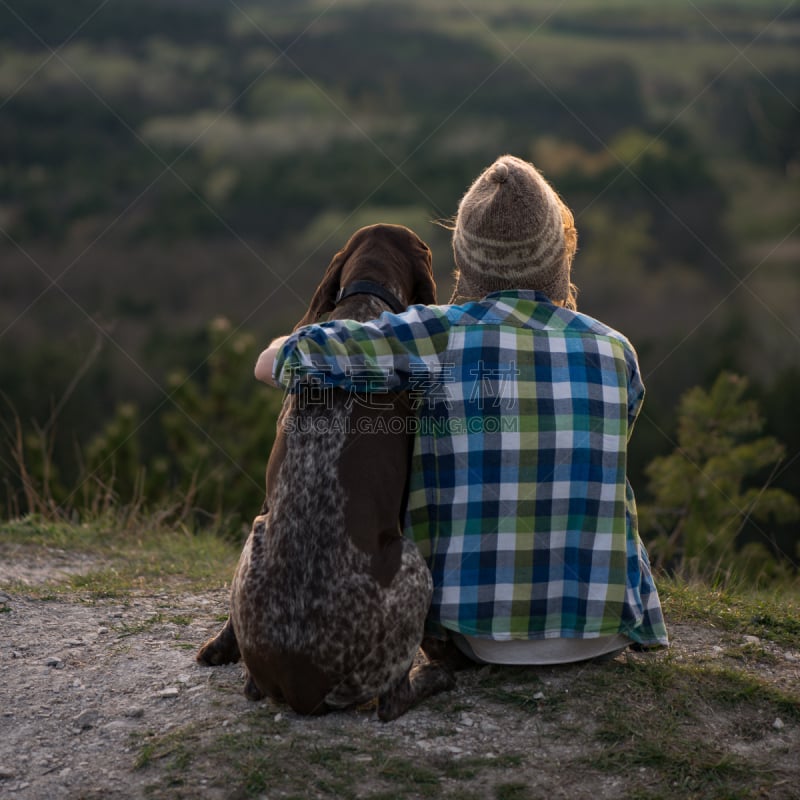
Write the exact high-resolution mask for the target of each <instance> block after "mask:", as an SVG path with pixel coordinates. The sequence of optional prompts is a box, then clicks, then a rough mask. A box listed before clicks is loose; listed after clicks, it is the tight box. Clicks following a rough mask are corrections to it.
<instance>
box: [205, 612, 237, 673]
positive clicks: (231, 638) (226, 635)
mask: <svg viewBox="0 0 800 800" xmlns="http://www.w3.org/2000/svg"><path fill="white" fill-rule="evenodd" d="M240 658H241V655H240V653H239V643H238V642H237V641H236V631H234V629H233V623H232V622H231V618H230V617H228V620H227V622H226V623H225V625H224V626H223V627H222V630H221V631H220V632H219V633H218V634H217V635H216V636H214V637H213V638H211V639H209V640H208V641H207V642H206V643H205V644H204V645H203V646H202V647H201V648H200V649H199V650H198V651H197V656H196V659H197V663H198V664H202V665H203V666H204V667H217V666H219V665H220V664H235V663H236V662H237V661H238V660H239V659H240Z"/></svg>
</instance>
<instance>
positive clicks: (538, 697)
mask: <svg viewBox="0 0 800 800" xmlns="http://www.w3.org/2000/svg"><path fill="white" fill-rule="evenodd" d="M533 699H534V700H544V692H536V694H535V695H534V696H533Z"/></svg>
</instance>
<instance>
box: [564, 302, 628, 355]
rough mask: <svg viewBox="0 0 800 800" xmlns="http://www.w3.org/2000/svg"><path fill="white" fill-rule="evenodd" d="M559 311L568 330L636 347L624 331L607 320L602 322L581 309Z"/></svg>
mask: <svg viewBox="0 0 800 800" xmlns="http://www.w3.org/2000/svg"><path fill="white" fill-rule="evenodd" d="M558 312H559V315H560V316H562V318H563V319H564V321H565V322H566V326H565V327H566V329H567V330H571V331H575V332H581V333H588V334H594V335H595V336H602V337H605V338H609V339H616V340H617V341H619V342H620V343H621V344H622V345H624V347H625V348H626V349H630V350H633V349H634V348H633V345H632V344H631V342H630V339H628V337H627V336H626V335H625V334H624V333H622V332H620V331H618V330H617V329H616V328H612V327H611V326H610V325H607V324H606V323H605V322H601V321H600V320H599V319H596V318H595V317H591V316H589V315H588V314H584V313H583V312H581V311H570V310H568V309H566V308H559V309H558Z"/></svg>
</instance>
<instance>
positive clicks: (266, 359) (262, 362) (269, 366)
mask: <svg viewBox="0 0 800 800" xmlns="http://www.w3.org/2000/svg"><path fill="white" fill-rule="evenodd" d="M288 338H289V337H288V336H279V337H278V338H277V339H274V340H273V341H272V343H271V344H270V346H269V347H268V348H267V349H266V350H264V351H263V352H262V353H261V355H260V356H259V357H258V361H256V368H255V375H256V378H258V380H260V381H263V382H264V383H266V384H268V385H269V386H275V387H278V388H280V387H279V385H278V383H277V382H276V381H275V379H274V378H273V377H272V373H273V370H274V367H275V357H276V356H277V355H278V350H280V349H281V347H282V346H283V343H284V342H285V341H286V340H287V339H288Z"/></svg>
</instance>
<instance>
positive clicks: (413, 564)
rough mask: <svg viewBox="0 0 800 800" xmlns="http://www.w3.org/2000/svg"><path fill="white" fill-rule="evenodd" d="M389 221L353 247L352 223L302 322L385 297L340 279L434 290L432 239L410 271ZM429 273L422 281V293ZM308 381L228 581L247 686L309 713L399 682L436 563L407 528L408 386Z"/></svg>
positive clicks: (369, 312) (364, 315) (283, 430)
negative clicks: (369, 388)
mask: <svg viewBox="0 0 800 800" xmlns="http://www.w3.org/2000/svg"><path fill="white" fill-rule="evenodd" d="M387 228H392V229H395V228H397V226H374V228H373V229H362V230H368V231H369V234H370V235H372V234H374V235H375V236H376V237H377V239H376V242H372V241H371V240H370V236H369V235H368V236H366V237H362V238H361V239H360V240H359V242H360V244H356V245H354V246H353V247H351V243H352V242H353V241H354V240H355V239H356V236H354V237H353V239H351V242H350V243H348V246H347V247H346V248H345V249H344V250H343V251H342V252H340V253H339V254H337V256H336V257H335V258H334V261H333V262H332V265H331V267H330V268H329V270H328V274H326V278H325V279H324V280H323V282H322V283H321V284H320V287H319V288H318V290H317V294H316V295H315V299H314V300H313V301H312V304H311V308H310V309H309V313H308V314H307V315H306V318H304V320H303V321H301V322H310V321H314V320H315V319H317V318H318V317H319V316H320V314H321V313H324V312H325V311H332V312H333V313H332V314H331V316H332V317H336V316H338V317H346V318H348V319H360V320H362V321H363V320H367V319H371V318H374V317H375V316H377V315H378V314H379V313H380V312H381V311H382V310H384V308H385V306H384V305H382V304H381V302H380V301H379V300H376V298H374V297H371V296H362V297H354V298H351V299H350V301H349V302H348V303H347V304H346V305H345V304H342V306H341V307H337V306H336V303H335V301H334V300H333V299H332V298H333V296H334V289H337V288H338V286H339V285H342V284H344V283H345V282H346V281H347V280H353V279H354V278H357V279H362V278H364V277H373V278H374V277H378V278H382V279H383V280H384V281H386V280H388V281H389V283H390V285H391V284H392V283H394V284H395V286H394V291H395V292H396V293H397V294H400V291H398V289H397V286H399V287H400V289H401V290H402V291H404V294H405V297H406V302H409V301H411V300H415V299H416V300H417V301H419V302H433V301H434V297H433V288H434V287H433V281H432V278H431V277H430V254H429V251H428V254H427V259H428V262H427V275H423V278H424V280H422V279H420V276H419V275H413V274H411V273H412V272H413V271H414V269H415V267H414V266H413V265H414V263H415V261H414V259H415V258H417V260H419V259H418V255H419V254H418V253H417V254H416V255H414V254H412V256H409V254H407V253H405V254H404V253H400V254H399V255H398V252H397V251H398V246H399V245H400V244H401V243H402V244H407V243H408V241H409V239H408V237H407V235H406V234H402V235H401V236H399V238H398V233H397V230H388V231H387V230H386V229H387ZM402 230H403V231H405V229H402ZM360 233H361V232H360ZM408 233H410V232H408ZM411 236H413V234H411ZM414 239H415V240H416V237H414ZM418 241H419V240H416V242H418ZM365 245H366V251H367V252H369V257H364V254H365ZM414 246H416V244H415V245H414ZM423 247H424V245H423ZM425 250H426V251H427V248H425ZM376 254H377V256H378V258H376ZM398 264H399V265H401V267H397V266H395V271H396V272H397V274H395V275H393V274H392V272H391V267H392V265H398ZM348 269H349V276H347V277H343V276H342V272H343V271H347V270H348ZM376 269H378V272H379V274H378V276H375V270H376ZM381 269H386V271H387V273H388V274H380V270H381ZM364 270H367V271H369V272H371V273H372V275H371V276H370V275H366V276H365V275H363V274H362V273H363V271H364ZM402 270H405V272H402ZM406 272H407V273H409V274H405V273H406ZM332 273H333V277H331V275H332ZM420 284H422V285H423V286H425V287H426V288H425V289H424V290H423V291H422V292H420V291H417V296H416V297H415V293H414V292H415V287H417V286H419V285H420ZM419 295H421V296H419ZM310 391H311V389H310V388H308V387H306V388H302V387H301V388H300V390H299V391H298V392H296V393H294V394H290V395H287V399H286V401H285V403H284V409H283V411H282V413H281V417H280V420H279V424H278V434H277V438H276V442H275V446H274V447H273V451H272V453H271V456H270V461H269V464H268V468H267V499H266V503H265V513H263V514H262V515H261V516H259V517H258V518H257V519H256V521H255V523H254V526H253V530H252V533H251V535H250V538H249V539H248V542H247V543H246V545H245V549H244V551H243V553H242V557H241V560H240V563H239V567H238V569H237V572H236V576H235V578H234V582H233V586H232V591H231V620H232V623H233V628H234V630H235V636H236V641H237V642H238V647H239V650H240V652H241V655H242V658H243V660H244V662H245V665H246V667H247V669H248V672H249V674H250V682H251V684H250V694H251V696H259V695H261V696H263V695H264V694H269V695H271V696H273V697H276V698H284V699H285V700H286V701H287V702H288V703H289V704H290V705H291V706H292V707H293V708H294V709H295V710H297V711H299V712H302V713H317V712H321V711H324V710H326V709H327V708H329V707H336V706H344V705H349V704H351V703H357V702H363V701H365V700H368V699H371V698H373V697H375V696H379V695H383V694H385V693H386V692H388V691H389V690H390V689H391V688H392V687H393V686H396V685H397V684H398V682H400V681H401V680H402V679H403V676H404V675H406V674H407V673H408V670H409V667H410V665H411V662H412V660H413V658H414V655H415V653H416V651H417V647H418V645H419V642H420V640H421V638H422V633H423V625H424V619H425V615H426V613H427V609H428V606H429V603H430V595H431V591H432V585H431V578H430V573H429V571H428V568H427V566H426V565H425V563H424V561H423V559H422V558H421V556H420V555H419V553H418V551H417V549H416V547H415V546H414V545H413V544H412V543H410V542H409V541H408V540H406V539H404V538H403V535H402V531H401V529H400V519H401V516H402V513H403V508H404V501H405V484H406V476H407V473H408V459H409V453H410V434H409V433H405V432H396V431H397V430H398V427H400V428H403V427H406V426H404V425H403V424H400V425H398V421H405V420H407V419H408V418H409V414H410V412H409V408H408V400H407V397H406V396H405V395H403V394H399V395H391V396H390V395H385V394H384V395H381V404H380V405H381V407H376V406H373V405H370V404H359V403H354V402H353V398H352V397H350V396H349V395H348V394H347V393H346V392H344V391H341V390H337V389H330V390H325V395H324V401H320V398H319V397H316V398H310V397H309V392H310ZM314 399H316V402H313V401H312V400H314ZM390 401H391V402H390ZM390 420H391V422H390ZM406 430H408V428H407V427H406ZM359 431H361V433H359ZM364 431H368V432H366V433H364Z"/></svg>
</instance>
